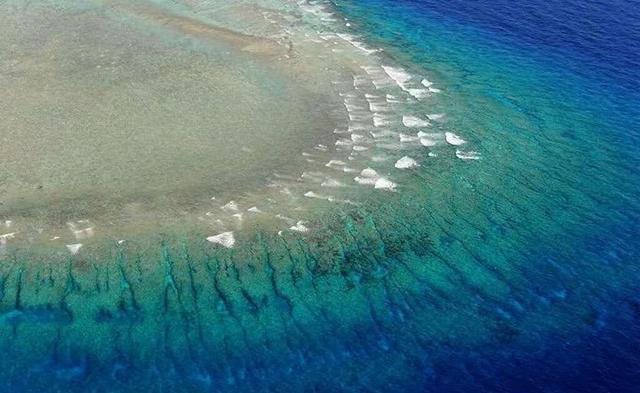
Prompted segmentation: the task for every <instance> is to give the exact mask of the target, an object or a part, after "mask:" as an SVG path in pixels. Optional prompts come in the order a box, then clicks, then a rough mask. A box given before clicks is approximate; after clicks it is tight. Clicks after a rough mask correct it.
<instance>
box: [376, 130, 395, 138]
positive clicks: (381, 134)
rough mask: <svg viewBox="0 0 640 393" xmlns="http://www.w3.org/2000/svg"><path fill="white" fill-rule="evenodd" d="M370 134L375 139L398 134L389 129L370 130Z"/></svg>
mask: <svg viewBox="0 0 640 393" xmlns="http://www.w3.org/2000/svg"><path fill="white" fill-rule="evenodd" d="M369 134H370V135H371V136H372V137H374V138H375V139H380V138H388V137H395V136H396V135H397V134H396V133H395V132H393V131H389V130H380V131H369Z"/></svg>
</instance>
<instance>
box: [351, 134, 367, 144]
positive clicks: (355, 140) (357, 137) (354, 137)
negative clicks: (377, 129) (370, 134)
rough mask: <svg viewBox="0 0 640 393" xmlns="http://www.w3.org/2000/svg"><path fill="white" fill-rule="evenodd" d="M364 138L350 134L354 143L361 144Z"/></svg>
mask: <svg viewBox="0 0 640 393" xmlns="http://www.w3.org/2000/svg"><path fill="white" fill-rule="evenodd" d="M365 139H366V138H365V137H364V135H360V134H351V140H352V141H353V142H355V143H358V142H362V141H364V140H365Z"/></svg>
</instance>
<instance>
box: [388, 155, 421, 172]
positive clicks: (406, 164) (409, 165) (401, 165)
mask: <svg viewBox="0 0 640 393" xmlns="http://www.w3.org/2000/svg"><path fill="white" fill-rule="evenodd" d="M394 166H395V167H396V168H398V169H413V168H417V167H419V166H420V164H418V162H417V161H416V160H414V159H413V158H411V157H407V156H404V157H402V158H401V159H399V160H398V161H396V163H395V165H394Z"/></svg>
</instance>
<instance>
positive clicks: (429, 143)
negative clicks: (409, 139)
mask: <svg viewBox="0 0 640 393" xmlns="http://www.w3.org/2000/svg"><path fill="white" fill-rule="evenodd" d="M420 144H421V145H422V146H425V147H432V146H435V145H437V144H438V141H436V140H434V139H431V138H420Z"/></svg>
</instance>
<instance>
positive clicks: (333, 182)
mask: <svg viewBox="0 0 640 393" xmlns="http://www.w3.org/2000/svg"><path fill="white" fill-rule="evenodd" d="M320 187H332V188H335V187H344V184H343V183H341V182H339V181H338V180H335V179H331V178H328V179H327V180H325V181H324V182H322V184H320Z"/></svg>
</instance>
